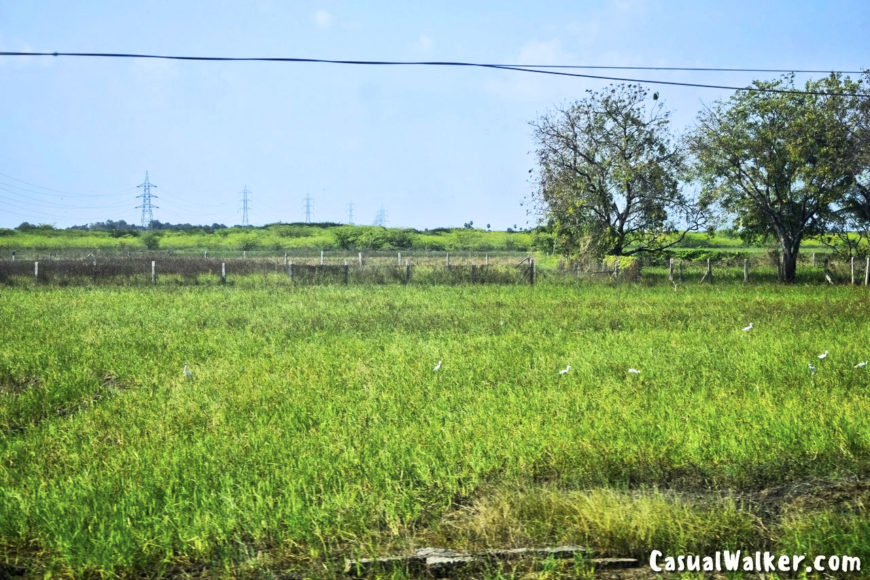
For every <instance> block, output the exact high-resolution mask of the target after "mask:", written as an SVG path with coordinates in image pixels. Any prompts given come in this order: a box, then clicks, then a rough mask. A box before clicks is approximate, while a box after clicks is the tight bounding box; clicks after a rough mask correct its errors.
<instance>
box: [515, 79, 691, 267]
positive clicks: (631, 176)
mask: <svg viewBox="0 0 870 580" xmlns="http://www.w3.org/2000/svg"><path fill="white" fill-rule="evenodd" d="M648 96H649V91H647V90H646V89H645V88H643V87H641V86H639V85H612V86H610V87H608V88H605V89H603V90H602V91H599V92H594V91H591V90H590V91H587V97H586V98H585V99H583V100H581V101H577V102H576V103H574V104H572V105H571V106H569V107H566V108H563V109H561V110H557V111H555V112H553V113H550V114H548V115H544V116H542V117H541V118H540V119H539V120H538V121H536V122H535V123H533V124H532V126H533V127H534V129H535V139H536V141H537V145H538V149H537V152H536V153H537V157H538V165H539V168H538V182H539V183H538V191H537V194H536V197H537V200H538V201H539V202H540V204H541V205H542V206H543V207H544V209H545V214H546V217H547V219H548V222H549V225H550V226H551V230H552V232H553V233H554V234H555V235H556V236H557V237H558V238H559V239H560V242H559V244H558V245H559V246H561V247H562V248H564V250H565V253H566V254H576V253H578V252H580V251H582V252H584V253H587V254H590V255H592V256H595V257H600V256H603V255H605V254H611V255H623V254H626V255H629V254H634V253H641V252H658V251H661V250H662V249H664V248H666V247H668V246H669V245H673V244H674V243H676V241H675V240H673V239H672V237H671V236H670V234H671V233H672V232H674V231H676V230H677V223H678V222H681V223H682V225H684V226H685V230H694V229H697V228H698V227H699V225H700V223H701V216H700V214H699V213H698V212H697V209H696V208H695V207H694V206H693V205H692V204H691V203H690V202H689V200H688V199H687V198H686V196H684V195H683V194H682V193H681V191H680V187H679V179H680V175H681V173H682V171H683V157H682V154H681V153H680V148H679V147H677V145H676V144H675V143H674V142H673V139H672V138H671V136H670V130H669V113H668V112H665V111H664V108H663V106H662V104H661V102H659V101H658V99H657V96H656V98H654V99H653V100H652V101H650V100H648ZM685 230H684V231H685Z"/></svg>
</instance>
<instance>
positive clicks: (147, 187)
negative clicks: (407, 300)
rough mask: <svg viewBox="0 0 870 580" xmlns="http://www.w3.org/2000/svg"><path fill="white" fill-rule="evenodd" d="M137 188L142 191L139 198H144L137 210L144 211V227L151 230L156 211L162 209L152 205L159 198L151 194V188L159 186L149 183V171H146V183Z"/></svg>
mask: <svg viewBox="0 0 870 580" xmlns="http://www.w3.org/2000/svg"><path fill="white" fill-rule="evenodd" d="M136 187H137V188H141V189H142V193H141V194H139V195H137V196H136V197H137V198H140V197H141V198H142V205H137V206H136V209H140V208H141V209H142V227H143V228H145V229H146V230H149V229H151V222H152V221H154V211H153V210H154V209H160V208H159V207H158V206H156V205H153V204H152V203H151V200H152V199H157V196H156V195H154V194H152V193H151V188H152V187H154V188H156V187H157V186H156V185H154V184H153V183H151V182H150V181H148V171H147V170H146V171H145V183H143V184H141V185H137V186H136Z"/></svg>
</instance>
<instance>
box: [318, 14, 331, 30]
mask: <svg viewBox="0 0 870 580" xmlns="http://www.w3.org/2000/svg"><path fill="white" fill-rule="evenodd" d="M314 22H315V23H316V24H317V28H320V29H321V30H326V29H327V28H329V27H330V26H332V14H330V13H329V12H327V11H326V10H318V11H317V12H315V13H314Z"/></svg>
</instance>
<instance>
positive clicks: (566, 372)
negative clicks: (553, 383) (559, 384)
mask: <svg viewBox="0 0 870 580" xmlns="http://www.w3.org/2000/svg"><path fill="white" fill-rule="evenodd" d="M570 370H571V365H568V366H566V367H565V368H564V369H562V370H561V371H559V374H560V375H567V374H568V371H570Z"/></svg>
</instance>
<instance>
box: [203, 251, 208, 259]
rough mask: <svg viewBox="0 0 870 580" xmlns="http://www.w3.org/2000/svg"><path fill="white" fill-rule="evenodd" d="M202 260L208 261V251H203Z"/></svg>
mask: <svg viewBox="0 0 870 580" xmlns="http://www.w3.org/2000/svg"><path fill="white" fill-rule="evenodd" d="M202 259H203V260H208V250H203V251H202Z"/></svg>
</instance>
